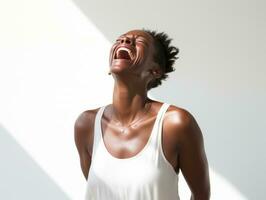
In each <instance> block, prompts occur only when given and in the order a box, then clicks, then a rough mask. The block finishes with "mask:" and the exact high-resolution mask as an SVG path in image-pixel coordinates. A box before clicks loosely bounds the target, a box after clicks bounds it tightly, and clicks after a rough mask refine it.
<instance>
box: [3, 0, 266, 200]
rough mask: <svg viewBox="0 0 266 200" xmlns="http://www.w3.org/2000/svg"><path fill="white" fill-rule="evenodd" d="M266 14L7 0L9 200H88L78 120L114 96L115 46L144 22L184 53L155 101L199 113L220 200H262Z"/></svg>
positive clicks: (256, 9)
mask: <svg viewBox="0 0 266 200" xmlns="http://www.w3.org/2000/svg"><path fill="white" fill-rule="evenodd" d="M265 13H266V12H265V3H264V2H263V1H259V0H257V1H237V0H233V1H210V0H209V1H170V0H168V1H145V2H141V1H140V0H137V1H134V2H132V1H122V0H120V1H97V2H96V1H95V2H92V1H85V0H74V1H69V0H65V1H64V0H46V1H33V0H24V1H23V2H21V1H18V0H12V1H8V2H5V3H2V2H1V5H0V23H1V27H0V55H1V59H0V94H1V98H0V125H1V127H0V150H1V154H0V158H1V161H2V162H3V163H4V164H1V165H0V177H1V180H0V199H12V200H13V199H17V198H18V197H20V199H36V196H37V195H39V197H38V199H42V198H43V199H77V200H78V199H82V196H83V193H84V189H85V188H84V187H85V184H86V183H85V179H84V177H83V175H82V173H81V169H80V166H79V160H78V155H77V152H76V149H75V145H74V138H73V125H74V120H75V119H76V117H77V115H78V114H79V113H80V112H82V111H84V110H86V109H90V108H95V107H98V106H102V105H104V104H107V103H109V102H110V101H111V96H112V84H113V80H112V78H111V76H108V75H107V71H108V53H109V48H110V45H111V42H112V41H114V40H115V38H116V36H118V35H120V34H121V33H123V32H125V31H128V30H130V29H133V28H142V27H145V28H150V29H155V30H158V31H165V32H166V33H168V34H169V36H170V37H172V38H173V39H174V41H173V43H174V44H175V45H176V46H178V47H179V48H180V59H179V60H178V61H177V62H176V65H175V66H176V71H175V72H174V73H172V74H170V78H169V79H168V80H167V81H166V82H163V85H162V86H160V87H159V88H157V89H153V90H152V91H151V92H150V94H149V95H150V96H152V97H154V98H156V99H159V100H162V101H166V102H169V103H172V104H174V105H176V106H180V107H183V108H186V109H187V110H189V111H190V112H191V113H192V114H193V115H194V116H195V118H196V120H197V121H198V123H199V125H200V127H201V129H202V132H203V134H204V139H205V148H206V153H207V156H208V159H209V164H210V167H211V181H212V199H214V200H216V199H263V197H264V190H263V186H264V185H265V184H266V181H265V178H266V177H265V174H264V171H265V170H264V169H265V168H266V159H265V150H264V148H263V145H264V144H266V136H265V134H264V133H265V131H264V127H263V125H264V124H265V122H266V120H265V119H266V118H265V116H264V114H265V111H266V106H265V104H264V102H266V101H265V100H266V94H265V89H266V80H265V78H264V75H265V73H266V69H265V60H264V57H263V56H264V54H265V49H266V43H265V31H266V28H265V22H266V20H265V19H266V16H265V15H266V14H265ZM96 84H97V86H96ZM91 91H93V92H92V93H93V94H92V95H90V94H89V92H90V93H91ZM102 91H104V92H102ZM181 178H182V177H181ZM36 183H38V184H36ZM180 185H181V186H180V193H181V197H183V198H182V199H188V196H189V195H188V193H187V191H188V188H187V186H186V185H185V182H184V180H183V179H181V183H180ZM32 191H34V192H32ZM21 197H22V198H21Z"/></svg>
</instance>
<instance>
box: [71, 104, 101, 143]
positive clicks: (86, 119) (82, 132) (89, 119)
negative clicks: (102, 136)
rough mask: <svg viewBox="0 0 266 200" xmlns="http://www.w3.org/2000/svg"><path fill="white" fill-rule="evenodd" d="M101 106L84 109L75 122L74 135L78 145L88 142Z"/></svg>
mask: <svg viewBox="0 0 266 200" xmlns="http://www.w3.org/2000/svg"><path fill="white" fill-rule="evenodd" d="M99 109H100V107H99V108H96V109H91V110H86V111H83V112H82V113H80V114H79V115H78V117H77V118H76V121H75V123H74V137H75V142H76V144H77V145H82V144H84V143H85V142H87V141H88V140H89V139H90V138H91V136H92V130H93V127H94V121H95V117H96V114H97V112H98V111H99Z"/></svg>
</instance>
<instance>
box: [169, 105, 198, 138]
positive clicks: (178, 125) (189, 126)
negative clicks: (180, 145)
mask: <svg viewBox="0 0 266 200" xmlns="http://www.w3.org/2000/svg"><path fill="white" fill-rule="evenodd" d="M164 120H165V124H166V127H167V130H168V132H170V133H171V135H172V137H173V138H175V140H176V141H182V140H183V141H184V140H189V139H192V138H195V137H198V138H200V137H202V136H201V131H200V128H199V126H198V124H197V122H196V119H195V118H194V116H193V115H192V114H191V113H190V112H189V111H188V110H187V109H185V108H181V107H178V106H175V105H170V106H169V108H168V109H167V112H166V114H165V119H164Z"/></svg>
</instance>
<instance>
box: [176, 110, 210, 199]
mask: <svg viewBox="0 0 266 200" xmlns="http://www.w3.org/2000/svg"><path fill="white" fill-rule="evenodd" d="M181 124H182V125H181V127H182V128H181V130H180V142H179V150H180V151H179V166H180V169H181V171H182V174H183V175H184V178H185V180H186V182H187V184H188V186H189V188H190V190H191V192H192V197H193V199H195V200H198V199H200V200H208V199H209V198H210V181H209V167H208V161H207V157H206V153H205V149H204V141H203V135H202V133H201V130H200V128H199V126H198V124H197V122H196V120H195V118H194V117H193V116H192V115H191V114H190V113H189V112H188V111H183V112H182V115H181Z"/></svg>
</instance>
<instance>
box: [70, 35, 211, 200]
mask: <svg viewBox="0 0 266 200" xmlns="http://www.w3.org/2000/svg"><path fill="white" fill-rule="evenodd" d="M170 42H171V39H169V38H168V36H167V35H166V34H165V33H163V32H162V33H157V32H155V31H149V30H132V31H129V32H127V33H125V34H123V35H121V36H120V37H119V38H118V39H117V40H116V42H115V43H114V45H113V46H112V49H111V52H110V72H109V74H111V75H112V76H113V78H114V80H115V84H114V90H113V101H112V103H111V104H109V105H105V106H102V107H99V108H97V109H94V110H87V111H84V112H83V113H81V114H80V116H79V117H78V119H77V120H76V122H75V143H76V147H77V150H78V153H79V156H80V164H81V169H82V172H83V174H84V177H85V178H86V180H87V185H86V186H87V187H86V195H85V196H86V197H85V199H86V200H178V199H179V191H178V177H179V176H178V175H179V172H180V170H181V171H182V174H183V175H184V178H185V180H186V182H187V184H188V186H189V188H190V190H191V199H192V200H208V199H210V182H209V169H208V161H207V157H206V154H205V150H204V141H203V135H202V133H201V130H200V128H199V126H198V124H197V122H196V120H195V118H194V117H193V116H192V114H191V113H189V112H188V111H187V110H185V109H184V108H180V107H177V106H174V105H170V104H168V103H165V102H159V101H155V100H152V99H150V98H148V97H147V92H148V91H149V90H150V89H151V88H155V87H157V86H159V85H160V84H161V81H162V80H165V79H166V78H167V77H168V75H167V73H170V72H172V71H174V68H173V64H174V62H175V60H176V59H177V54H178V52H179V50H178V48H176V47H174V46H171V45H170ZM99 84H100V83H99ZM103 92H104V91H103Z"/></svg>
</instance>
